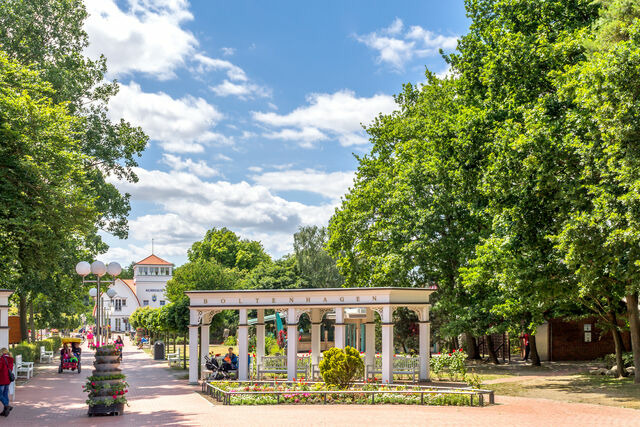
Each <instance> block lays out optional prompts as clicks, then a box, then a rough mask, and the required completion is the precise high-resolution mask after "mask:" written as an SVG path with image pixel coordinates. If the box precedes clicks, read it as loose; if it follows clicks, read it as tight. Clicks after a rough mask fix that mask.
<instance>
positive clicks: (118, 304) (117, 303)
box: [113, 299, 122, 330]
mask: <svg viewBox="0 0 640 427" xmlns="http://www.w3.org/2000/svg"><path fill="white" fill-rule="evenodd" d="M113 303H114V306H115V309H116V311H121V310H122V300H121V299H116V300H114V301H113ZM116 324H117V323H116ZM118 330H120V329H118Z"/></svg>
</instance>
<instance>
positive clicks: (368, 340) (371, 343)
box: [364, 308, 376, 367]
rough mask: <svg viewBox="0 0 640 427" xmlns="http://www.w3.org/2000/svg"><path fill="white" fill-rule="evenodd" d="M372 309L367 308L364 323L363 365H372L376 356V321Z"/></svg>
mask: <svg viewBox="0 0 640 427" xmlns="http://www.w3.org/2000/svg"><path fill="white" fill-rule="evenodd" d="M374 316H375V314H374V312H373V310H371V309H370V308H367V318H366V322H367V323H365V325H364V347H365V356H364V358H365V365H366V366H371V367H373V364H374V361H375V357H376V323H375V317H374Z"/></svg>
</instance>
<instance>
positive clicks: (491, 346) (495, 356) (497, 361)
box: [487, 334, 500, 365]
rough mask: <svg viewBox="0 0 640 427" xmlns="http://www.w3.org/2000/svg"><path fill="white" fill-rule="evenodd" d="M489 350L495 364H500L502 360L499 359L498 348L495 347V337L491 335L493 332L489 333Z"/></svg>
mask: <svg viewBox="0 0 640 427" xmlns="http://www.w3.org/2000/svg"><path fill="white" fill-rule="evenodd" d="M487 351H488V352H489V360H490V361H491V362H492V363H493V364H495V365H499V364H500V361H499V360H498V355H497V354H496V349H495V348H494V347H493V337H492V336H491V334H487Z"/></svg>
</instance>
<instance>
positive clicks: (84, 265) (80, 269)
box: [76, 261, 91, 277]
mask: <svg viewBox="0 0 640 427" xmlns="http://www.w3.org/2000/svg"><path fill="white" fill-rule="evenodd" d="M76 273H78V274H79V275H80V276H82V277H84V276H86V275H87V274H89V273H91V264H89V263H88V262H87V261H80V262H79V263H77V264H76Z"/></svg>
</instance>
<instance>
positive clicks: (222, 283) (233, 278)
mask: <svg viewBox="0 0 640 427" xmlns="http://www.w3.org/2000/svg"><path fill="white" fill-rule="evenodd" d="M242 277H243V274H242V273H241V272H239V271H238V270H235V269H229V268H225V267H223V266H222V265H220V264H219V263H218V262H217V261H215V260H204V259H197V260H195V261H191V262H188V263H186V264H184V265H182V266H180V267H178V268H176V269H174V270H173V277H172V278H171V280H169V281H168V282H167V287H166V295H167V298H168V299H169V301H171V302H178V301H180V300H182V299H183V298H184V297H185V295H184V292H185V291H193V290H215V289H220V290H221V289H235V288H237V287H238V285H239V283H240V280H241V279H242Z"/></svg>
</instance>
